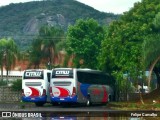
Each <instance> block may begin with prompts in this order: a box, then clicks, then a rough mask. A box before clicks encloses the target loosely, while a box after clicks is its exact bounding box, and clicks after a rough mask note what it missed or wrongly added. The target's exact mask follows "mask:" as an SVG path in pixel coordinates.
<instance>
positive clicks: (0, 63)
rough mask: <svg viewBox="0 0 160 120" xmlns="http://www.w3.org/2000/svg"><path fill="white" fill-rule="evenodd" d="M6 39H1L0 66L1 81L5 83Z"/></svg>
mask: <svg viewBox="0 0 160 120" xmlns="http://www.w3.org/2000/svg"><path fill="white" fill-rule="evenodd" d="M6 44H7V42H6V39H5V38H2V39H0V66H1V79H2V81H3V67H4V54H5V47H6Z"/></svg>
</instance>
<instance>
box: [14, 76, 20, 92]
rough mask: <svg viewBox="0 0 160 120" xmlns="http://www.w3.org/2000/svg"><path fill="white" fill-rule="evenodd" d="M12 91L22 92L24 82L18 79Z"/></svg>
mask: <svg viewBox="0 0 160 120" xmlns="http://www.w3.org/2000/svg"><path fill="white" fill-rule="evenodd" d="M12 90H14V91H20V90H22V80H21V79H17V80H16V81H13V85H12Z"/></svg>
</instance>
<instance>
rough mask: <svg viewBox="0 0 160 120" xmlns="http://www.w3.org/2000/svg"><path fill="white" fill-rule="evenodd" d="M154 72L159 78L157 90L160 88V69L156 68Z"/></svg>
mask: <svg viewBox="0 0 160 120" xmlns="http://www.w3.org/2000/svg"><path fill="white" fill-rule="evenodd" d="M153 71H154V73H155V74H156V77H157V88H160V68H158V67H154V69H153Z"/></svg>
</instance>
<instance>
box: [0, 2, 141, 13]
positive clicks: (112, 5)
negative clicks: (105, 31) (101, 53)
mask: <svg viewBox="0 0 160 120" xmlns="http://www.w3.org/2000/svg"><path fill="white" fill-rule="evenodd" d="M29 1H38V0H1V1H0V6H5V5H8V4H10V3H20V2H21V3H23V2H29ZM39 1H40V0H39ZM77 1H79V2H81V3H84V4H86V5H88V6H91V7H93V8H94V9H96V10H99V11H101V12H109V13H115V14H122V13H123V12H126V11H128V10H129V9H130V8H132V7H133V6H134V3H135V2H141V0H77Z"/></svg>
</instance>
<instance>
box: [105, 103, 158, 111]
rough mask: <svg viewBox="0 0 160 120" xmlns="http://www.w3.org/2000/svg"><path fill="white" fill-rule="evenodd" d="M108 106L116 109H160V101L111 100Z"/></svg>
mask: <svg viewBox="0 0 160 120" xmlns="http://www.w3.org/2000/svg"><path fill="white" fill-rule="evenodd" d="M107 106H108V107H109V108H111V109H115V110H160V103H145V104H142V103H141V102H111V103H109V104H108V105H107Z"/></svg>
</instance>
